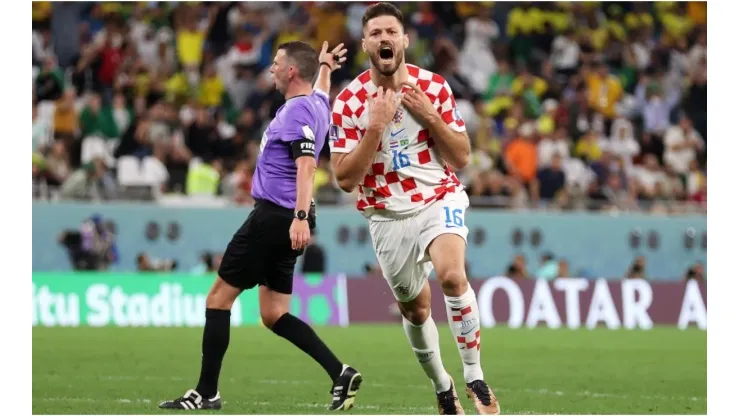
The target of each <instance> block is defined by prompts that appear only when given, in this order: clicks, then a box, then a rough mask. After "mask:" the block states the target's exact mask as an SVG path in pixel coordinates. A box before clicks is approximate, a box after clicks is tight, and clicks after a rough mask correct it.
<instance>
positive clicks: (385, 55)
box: [379, 46, 393, 61]
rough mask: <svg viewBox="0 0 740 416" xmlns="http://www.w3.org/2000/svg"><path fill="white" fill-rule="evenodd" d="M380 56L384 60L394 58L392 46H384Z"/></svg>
mask: <svg viewBox="0 0 740 416" xmlns="http://www.w3.org/2000/svg"><path fill="white" fill-rule="evenodd" d="M379 56H380V59H381V60H383V61H391V60H393V49H392V48H391V47H390V46H382V47H381V48H380V53H379Z"/></svg>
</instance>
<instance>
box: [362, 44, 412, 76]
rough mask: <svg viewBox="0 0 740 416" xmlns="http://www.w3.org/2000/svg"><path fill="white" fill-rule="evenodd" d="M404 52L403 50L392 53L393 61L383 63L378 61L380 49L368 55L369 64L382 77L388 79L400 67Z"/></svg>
mask: <svg viewBox="0 0 740 416" xmlns="http://www.w3.org/2000/svg"><path fill="white" fill-rule="evenodd" d="M403 56H404V52H403V49H402V50H400V51H395V50H394V51H393V60H392V62H390V63H384V62H383V61H382V60H381V59H380V48H378V50H377V51H375V53H373V54H371V55H370V62H371V63H372V64H373V66H374V67H375V68H376V69H377V70H378V72H380V74H381V75H383V76H384V77H390V76H392V75H393V74H395V73H396V71H398V67H399V66H401V61H403Z"/></svg>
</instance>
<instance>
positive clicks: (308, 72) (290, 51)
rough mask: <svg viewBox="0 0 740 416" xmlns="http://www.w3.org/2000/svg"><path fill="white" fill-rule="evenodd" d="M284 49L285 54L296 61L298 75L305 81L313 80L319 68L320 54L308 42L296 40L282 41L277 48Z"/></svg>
mask: <svg viewBox="0 0 740 416" xmlns="http://www.w3.org/2000/svg"><path fill="white" fill-rule="evenodd" d="M280 49H282V50H284V51H285V55H286V56H287V57H288V58H290V59H292V60H293V62H295V65H296V67H298V75H299V76H300V77H301V79H303V80H304V81H309V82H310V81H312V80H313V79H314V77H315V76H316V72H317V71H318V70H319V54H318V53H316V51H315V50H314V48H313V47H312V46H311V45H309V44H308V43H306V42H302V41H300V40H294V41H290V42H285V43H281V44H280V45H278V48H277V50H280Z"/></svg>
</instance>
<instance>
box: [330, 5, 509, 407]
mask: <svg viewBox="0 0 740 416" xmlns="http://www.w3.org/2000/svg"><path fill="white" fill-rule="evenodd" d="M362 24H363V39H362V48H363V50H364V51H366V52H367V54H368V55H369V57H370V62H371V65H370V69H369V70H367V71H365V72H363V73H362V74H360V75H359V76H358V77H357V78H355V79H354V80H353V81H352V82H351V83H350V84H349V85H348V86H347V87H346V88H345V89H344V90H343V91H342V92H341V93H340V94H339V95H338V96H337V99H336V101H335V102H334V108H333V114H332V124H333V125H332V127H331V131H330V136H329V140H330V146H331V151H332V163H333V165H334V170H335V173H336V176H337V180H338V182H339V185H340V187H341V188H342V189H343V190H344V191H345V192H351V191H352V190H354V189H357V190H358V192H359V194H358V201H357V208H358V209H359V210H360V211H361V212H362V214H363V215H364V216H365V217H367V219H368V220H369V223H370V234H371V236H372V241H373V247H374V249H375V253H376V256H377V258H378V262H379V264H380V267H381V269H382V271H383V275H384V277H385V279H386V280H387V281H388V284H389V285H390V287H391V289H392V290H393V293H394V295H395V297H396V300H397V301H398V302H397V303H398V307H399V309H400V311H401V314H402V315H403V328H404V331H405V332H406V336H407V338H408V340H409V342H410V344H411V348H412V349H413V351H414V353H415V354H416V357H417V359H418V361H419V363H420V364H421V366H422V368H423V369H424V371H425V373H426V374H427V376H428V377H429V378H430V379H431V381H432V385H433V387H434V389H435V390H436V392H437V404H438V410H439V413H440V414H463V409H462V406H461V405H460V402H459V399H458V397H457V393H456V391H455V385H454V382H453V380H452V378H451V377H450V375H449V374H448V373H447V371H446V370H445V368H444V366H443V365H442V360H441V357H440V350H439V334H438V332H437V327H436V326H435V324H434V321H433V320H432V317H431V308H430V302H431V291H430V288H429V282H428V276H429V273H430V272H431V269H432V267H434V269H435V270H436V274H437V279H438V280H439V282H440V284H441V286H442V291H443V292H444V295H445V303H446V306H447V316H448V320H449V323H450V326H451V329H452V333H453V336H454V338H455V341H456V342H457V344H458V347H459V352H460V358H462V362H463V368H464V377H465V382H466V392H467V395H468V397H470V398H471V399H472V400H473V403H474V405H475V408H476V410H477V411H478V413H479V414H498V413H499V412H500V408H499V404H498V400H497V399H496V397H495V396H494V394H493V391H492V390H491V388H490V387H489V386H488V385H487V384H486V382H485V381H484V380H483V370H481V364H480V319H479V314H478V304H477V302H476V299H475V293H474V292H473V290H472V289H471V287H470V285H468V282H467V278H466V276H465V268H464V266H465V247H466V244H467V243H466V241H467V235H468V229H467V227H466V226H465V210H466V208H467V207H468V198H467V196H466V194H465V192H464V190H463V187H462V185H461V184H460V181H458V179H457V177H456V176H455V174H454V173H453V171H452V169H451V168H454V169H460V168H462V167H464V166H465V165H466V164H467V162H468V158H469V155H470V142H469V139H468V136H467V134H466V131H465V123H464V122H463V120H462V119H461V118H460V114H459V113H458V110H457V108H456V106H455V98H454V97H453V96H452V92H451V89H450V86H449V85H448V84H447V82H446V81H445V80H444V78H442V77H441V76H439V75H437V74H435V73H432V72H430V71H427V70H425V69H422V68H419V67H417V66H414V65H409V64H406V62H405V58H404V50H405V49H406V48H407V47H408V46H409V38H408V36H407V35H406V34H405V33H404V29H403V15H402V14H401V12H400V11H399V10H398V9H397V8H396V7H394V6H392V5H391V4H389V3H377V4H375V5H372V6H370V7H368V9H367V10H366V11H365V14H364V16H363V18H362ZM430 261H431V264H430Z"/></svg>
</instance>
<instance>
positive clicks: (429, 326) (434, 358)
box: [403, 315, 451, 393]
mask: <svg viewBox="0 0 740 416" xmlns="http://www.w3.org/2000/svg"><path fill="white" fill-rule="evenodd" d="M403 330H404V332H406V338H408V339H409V343H410V344H411V349H412V350H414V354H416V359H417V360H419V364H421V368H423V369H424V372H425V373H426V374H427V377H429V379H430V380H432V385H433V386H434V389H435V390H436V391H437V393H441V392H443V391H447V390H449V389H450V387H451V386H450V376H449V374H448V373H447V371H446V370H445V368H444V365H442V356H441V354H440V352H439V332H437V325H435V324H434V320H432V316H431V315H429V317H428V318H427V320H426V321H424V323H423V324H421V326H416V325H414V324H412V323H411V322H409V320H407V319H406V318H405V317H404V318H403Z"/></svg>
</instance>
